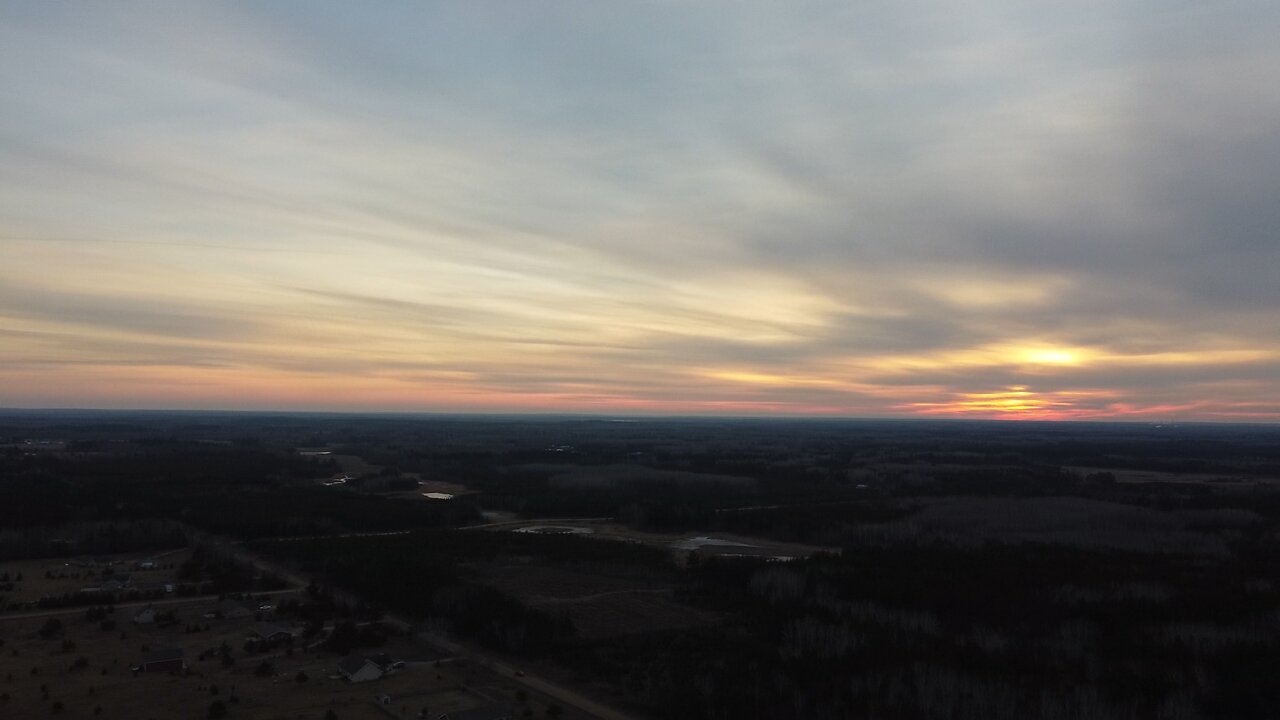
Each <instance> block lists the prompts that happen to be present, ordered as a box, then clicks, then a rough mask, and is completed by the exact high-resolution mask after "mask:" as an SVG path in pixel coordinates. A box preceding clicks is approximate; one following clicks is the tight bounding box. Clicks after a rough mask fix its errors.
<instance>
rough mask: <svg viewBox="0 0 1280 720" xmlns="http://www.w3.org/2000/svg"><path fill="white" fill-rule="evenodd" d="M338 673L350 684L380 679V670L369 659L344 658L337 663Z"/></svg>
mask: <svg viewBox="0 0 1280 720" xmlns="http://www.w3.org/2000/svg"><path fill="white" fill-rule="evenodd" d="M338 673H339V674H341V675H342V677H344V678H346V679H347V680H349V681H351V682H369V681H370V680H377V679H378V678H380V677H382V675H383V672H382V668H380V667H378V664H377V663H375V662H374V661H372V660H370V659H369V658H365V657H345V658H342V659H341V660H339V661H338Z"/></svg>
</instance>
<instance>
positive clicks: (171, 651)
mask: <svg viewBox="0 0 1280 720" xmlns="http://www.w3.org/2000/svg"><path fill="white" fill-rule="evenodd" d="M183 658H184V653H183V652H182V648H161V649H159V650H155V651H154V652H152V653H151V654H150V655H148V656H147V657H146V659H145V660H143V661H142V671H143V672H149V673H151V672H180V671H182V670H184V669H185V668H186V667H187V663H186V660H184V659H183Z"/></svg>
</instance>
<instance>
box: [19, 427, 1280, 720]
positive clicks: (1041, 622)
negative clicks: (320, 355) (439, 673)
mask: <svg viewBox="0 0 1280 720" xmlns="http://www.w3.org/2000/svg"><path fill="white" fill-rule="evenodd" d="M352 458H357V459H359V463H355V462H354V461H353V460H351V459H352ZM354 467H359V468H363V472H364V473H366V475H365V476H358V473H357V476H352V477H351V479H352V480H353V482H350V483H347V484H339V485H327V484H326V482H328V481H329V479H330V478H333V477H335V476H339V475H341V474H344V473H348V472H350V470H351V468H354ZM362 481H363V482H362ZM433 483H434V484H439V485H441V486H447V487H448V488H450V489H449V492H448V493H447V494H446V495H445V497H446V498H451V499H442V500H427V499H424V498H423V497H420V496H419V495H420V493H418V492H416V491H415V488H417V487H419V486H432V487H435V485H432V484H433ZM0 516H2V517H0V523H2V525H3V527H4V528H5V530H4V532H3V533H2V534H0V560H6V559H17V558H24V557H57V556H67V557H69V556H75V555H83V554H94V553H106V552H120V551H124V550H149V549H152V548H161V547H173V546H174V545H175V544H177V545H181V544H185V543H188V542H190V541H191V540H192V539H193V538H194V537H195V536H197V535H201V536H203V535H206V534H214V535H219V536H227V537H231V538H236V539H241V540H247V541H251V542H250V543H249V547H250V548H252V549H253V551H255V552H259V553H262V554H265V555H267V556H269V557H272V558H275V559H276V560H278V561H281V562H285V563H289V564H291V565H293V566H294V567H295V568H297V569H299V570H300V571H301V572H303V573H305V574H306V575H308V576H309V577H311V578H313V583H314V584H315V587H316V588H318V589H316V590H313V597H314V598H318V599H323V598H324V597H326V595H324V593H325V592H326V590H325V589H326V588H332V589H337V590H341V591H343V592H345V593H351V594H354V595H355V596H358V597H359V598H361V600H362V602H363V603H366V604H367V605H366V606H364V607H362V608H360V609H359V611H358V612H356V613H355V614H356V616H359V617H377V615H378V614H379V613H380V612H382V611H385V612H394V613H397V614H399V615H402V616H404V617H407V618H410V619H412V621H414V622H415V623H418V624H420V626H421V627H424V628H430V629H431V631H432V632H439V633H444V634H447V635H448V636H450V637H454V638H457V639H460V640H462V641H464V642H468V643H473V644H475V645H476V646H478V647H482V648H485V649H486V650H488V651H491V652H494V653H498V654H499V655H501V656H505V657H510V658H513V659H516V660H518V661H520V662H526V663H536V664H537V665H538V666H540V667H546V668H554V669H555V670H554V671H555V672H556V673H559V675H558V676H559V677H566V678H571V679H572V682H573V683H576V684H577V685H578V686H580V687H583V688H594V690H593V692H597V693H604V695H603V696H602V697H605V698H606V699H607V700H608V701H609V702H610V703H612V704H615V705H617V706H619V707H625V708H627V709H628V710H629V711H631V712H634V713H636V714H637V715H639V716H646V717H687V718H708V719H710V718H724V717H748V718H750V717H761V718H763V717H770V718H819V719H821V718H844V717H865V718H885V719H888V718H937V717H946V718H975V719H976V718H1027V717H1041V718H1058V717H1061V718H1079V717H1089V718H1134V719H1137V718H1164V719H1168V720H1181V719H1184V718H1224V719H1227V718H1267V717H1272V716H1273V715H1274V712H1273V710H1274V707H1276V705H1277V704H1280V691H1278V690H1277V689H1276V688H1278V687H1280V684H1277V683H1274V682H1272V675H1273V673H1274V668H1275V667H1276V666H1277V664H1278V663H1280V639H1278V638H1280V609H1278V608H1280V429H1277V428H1275V427H1272V426H1231V425H1177V426H1157V425H1142V424H1105V425H1104V424H1088V423H1077V424H1064V423H1024V424H1017V425H1011V424H1001V423H961V422H955V423H946V422H871V421H847V422H839V421H811V422H800V421H775V422H769V421H760V420H728V419H708V420H692V419H681V420H665V419H636V420H633V421H628V422H606V421H603V420H601V419H594V418H581V417H559V418H555V417H550V418H512V417H487V418H461V417H444V416H441V417H412V416H368V417H358V416H306V415H297V416H275V415H252V414H246V415H212V414H190V415H187V414H177V413H175V414H101V415H90V416H84V415H75V414H58V413H52V414H39V413H14V414H8V415H3V416H0ZM542 518H554V519H557V521H558V522H561V523H565V522H568V523H569V524H570V525H571V526H573V527H578V528H587V529H591V528H594V529H595V531H596V534H595V535H592V534H590V533H588V534H543V533H538V532H511V531H510V530H511V529H512V528H516V527H518V525H519V523H520V521H522V520H524V521H535V520H537V519H542ZM575 518H578V519H580V520H581V521H580V522H577V523H576V524H575V523H573V522H572V521H573V520H574V519H575ZM371 532H379V533H387V532H390V533H395V534H389V535H386V534H384V535H375V536H369V535H368V533H371ZM695 535H699V536H723V537H726V538H733V539H734V541H735V542H740V543H744V544H751V543H765V542H771V543H795V544H800V545H797V547H800V546H803V547H805V548H807V550H806V551H805V552H803V553H799V554H797V555H796V556H795V557H793V558H792V559H790V560H789V561H787V562H778V561H770V560H769V559H768V558H767V557H734V556H732V555H733V554H732V553H728V554H723V553H722V554H716V553H703V552H696V551H687V550H679V549H678V547H679V545H678V544H677V543H676V542H675V541H677V540H679V539H681V538H689V537H692V536H695ZM210 568H211V569H206V570H203V571H202V573H204V574H203V575H202V577H203V578H204V579H203V582H209V581H215V582H217V578H215V577H213V575H211V574H210V573H216V572H218V571H217V570H216V566H210ZM219 587H223V588H233V587H236V584H235V581H234V575H228V576H226V578H224V581H223V582H222V584H220V585H219ZM316 602H319V600H316ZM313 604H314V603H313ZM308 612H309V611H308ZM344 612H347V613H348V615H349V614H350V611H349V610H348V611H344ZM303 614H304V615H305V612H304V613H303ZM329 614H332V613H331V611H330V610H325V611H324V616H328V615H329ZM310 622H312V621H310V620H309V621H308V623H310ZM347 634H348V635H350V634H351V633H350V632H348V633H347ZM355 637H356V636H355V635H352V638H348V639H349V640H351V641H352V642H355V639H354V638H355Z"/></svg>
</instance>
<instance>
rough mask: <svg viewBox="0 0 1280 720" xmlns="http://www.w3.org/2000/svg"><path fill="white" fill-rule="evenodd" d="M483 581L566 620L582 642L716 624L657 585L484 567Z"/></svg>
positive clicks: (530, 568)
mask: <svg viewBox="0 0 1280 720" xmlns="http://www.w3.org/2000/svg"><path fill="white" fill-rule="evenodd" d="M483 578H484V582H485V583H486V584H488V585H490V586H493V587H496V588H497V589H499V590H501V591H503V592H505V593H508V594H509V595H512V596H513V597H519V598H523V599H524V600H525V602H527V603H529V605H531V606H532V607H535V608H538V609H541V610H545V611H548V612H552V613H558V612H562V613H566V614H568V616H569V619H570V620H571V621H572V622H573V626H574V629H575V631H576V634H577V636H578V637H579V638H582V639H586V640H596V639H600V638H607V637H615V636H618V635H627V634H631V633H646V632H655V631H659V630H670V629H675V628H682V627H694V626H702V625H709V624H714V623H716V622H718V621H719V618H718V616H716V615H715V614H714V613H710V612H706V611H703V610H698V609H696V608H692V607H689V606H687V605H682V604H680V603H677V602H675V601H673V600H672V599H671V594H672V591H673V589H674V586H673V585H672V584H670V583H663V582H658V581H656V580H646V579H644V578H635V577H632V578H623V577H617V576H616V575H609V574H606V573H603V572H597V573H590V572H578V571H573V570H564V569H560V568H548V567H534V566H529V565H499V566H491V567H487V568H485V569H484V571H483Z"/></svg>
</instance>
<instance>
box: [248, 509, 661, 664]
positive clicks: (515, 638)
mask: <svg viewBox="0 0 1280 720" xmlns="http://www.w3.org/2000/svg"><path fill="white" fill-rule="evenodd" d="M253 547H254V548H255V549H257V550H260V551H262V552H266V553H269V554H275V555H278V556H281V557H286V558H289V559H292V560H294V561H296V562H298V563H299V564H301V566H302V568H303V569H304V570H305V571H307V572H310V573H313V574H315V575H317V576H320V577H323V578H325V580H326V582H329V583H332V584H334V585H336V586H339V587H341V588H344V589H347V590H349V591H352V592H355V593H358V594H359V595H360V596H361V597H362V598H363V599H365V600H367V601H369V602H372V603H375V604H377V605H379V606H381V607H383V608H386V609H388V610H392V611H395V612H399V613H403V614H404V615H407V616H409V617H413V618H417V619H420V620H422V621H424V622H427V623H429V624H432V625H433V626H435V627H439V628H443V629H445V630H447V631H449V632H452V633H454V634H457V635H458V636H460V637H464V638H467V639H469V640H472V641H474V642H477V643H479V644H481V645H483V646H485V647H489V648H493V649H496V650H501V651H504V652H509V653H513V654H517V655H523V656H530V657H535V656H540V655H545V654H546V653H548V652H552V651H554V650H557V649H559V648H561V647H563V646H564V644H565V643H566V642H567V641H568V640H569V639H570V638H571V637H572V636H573V627H572V624H571V623H570V621H569V620H568V618H567V617H566V616H564V615H561V614H554V613H549V612H545V611H542V610H538V609H535V608H532V607H529V606H527V605H525V604H524V603H522V602H520V601H519V599H517V598H513V597H511V596H509V595H507V594H505V593H503V592H500V591H498V590H496V589H494V588H492V587H490V586H487V585H485V584H484V583H483V582H482V581H481V580H480V578H479V577H478V576H477V575H476V574H475V572H474V570H472V569H471V568H473V567H474V565H475V564H476V563H483V562H499V561H502V560H504V559H509V560H511V561H519V562H522V563H536V564H538V565H540V566H547V565H560V566H566V567H574V566H579V565H589V566H591V567H592V568H593V569H595V570H598V569H599V568H602V567H608V568H611V570H612V571H614V572H617V573H620V574H644V575H654V574H658V575H662V576H667V575H669V574H670V573H672V572H674V571H673V569H672V568H670V567H669V562H668V559H667V555H666V554H665V553H664V552H662V551H658V550H654V549H652V548H647V547H641V546H635V545H630V544H626V543H617V542H601V541H592V540H583V539H581V538H576V537H572V536H562V535H537V534H517V533H491V532H481V531H475V532H459V531H423V532H416V533H412V534H409V535H399V536H384V537H354V538H326V539H315V540H303V541H261V542H258V543H254V545H253Z"/></svg>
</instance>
